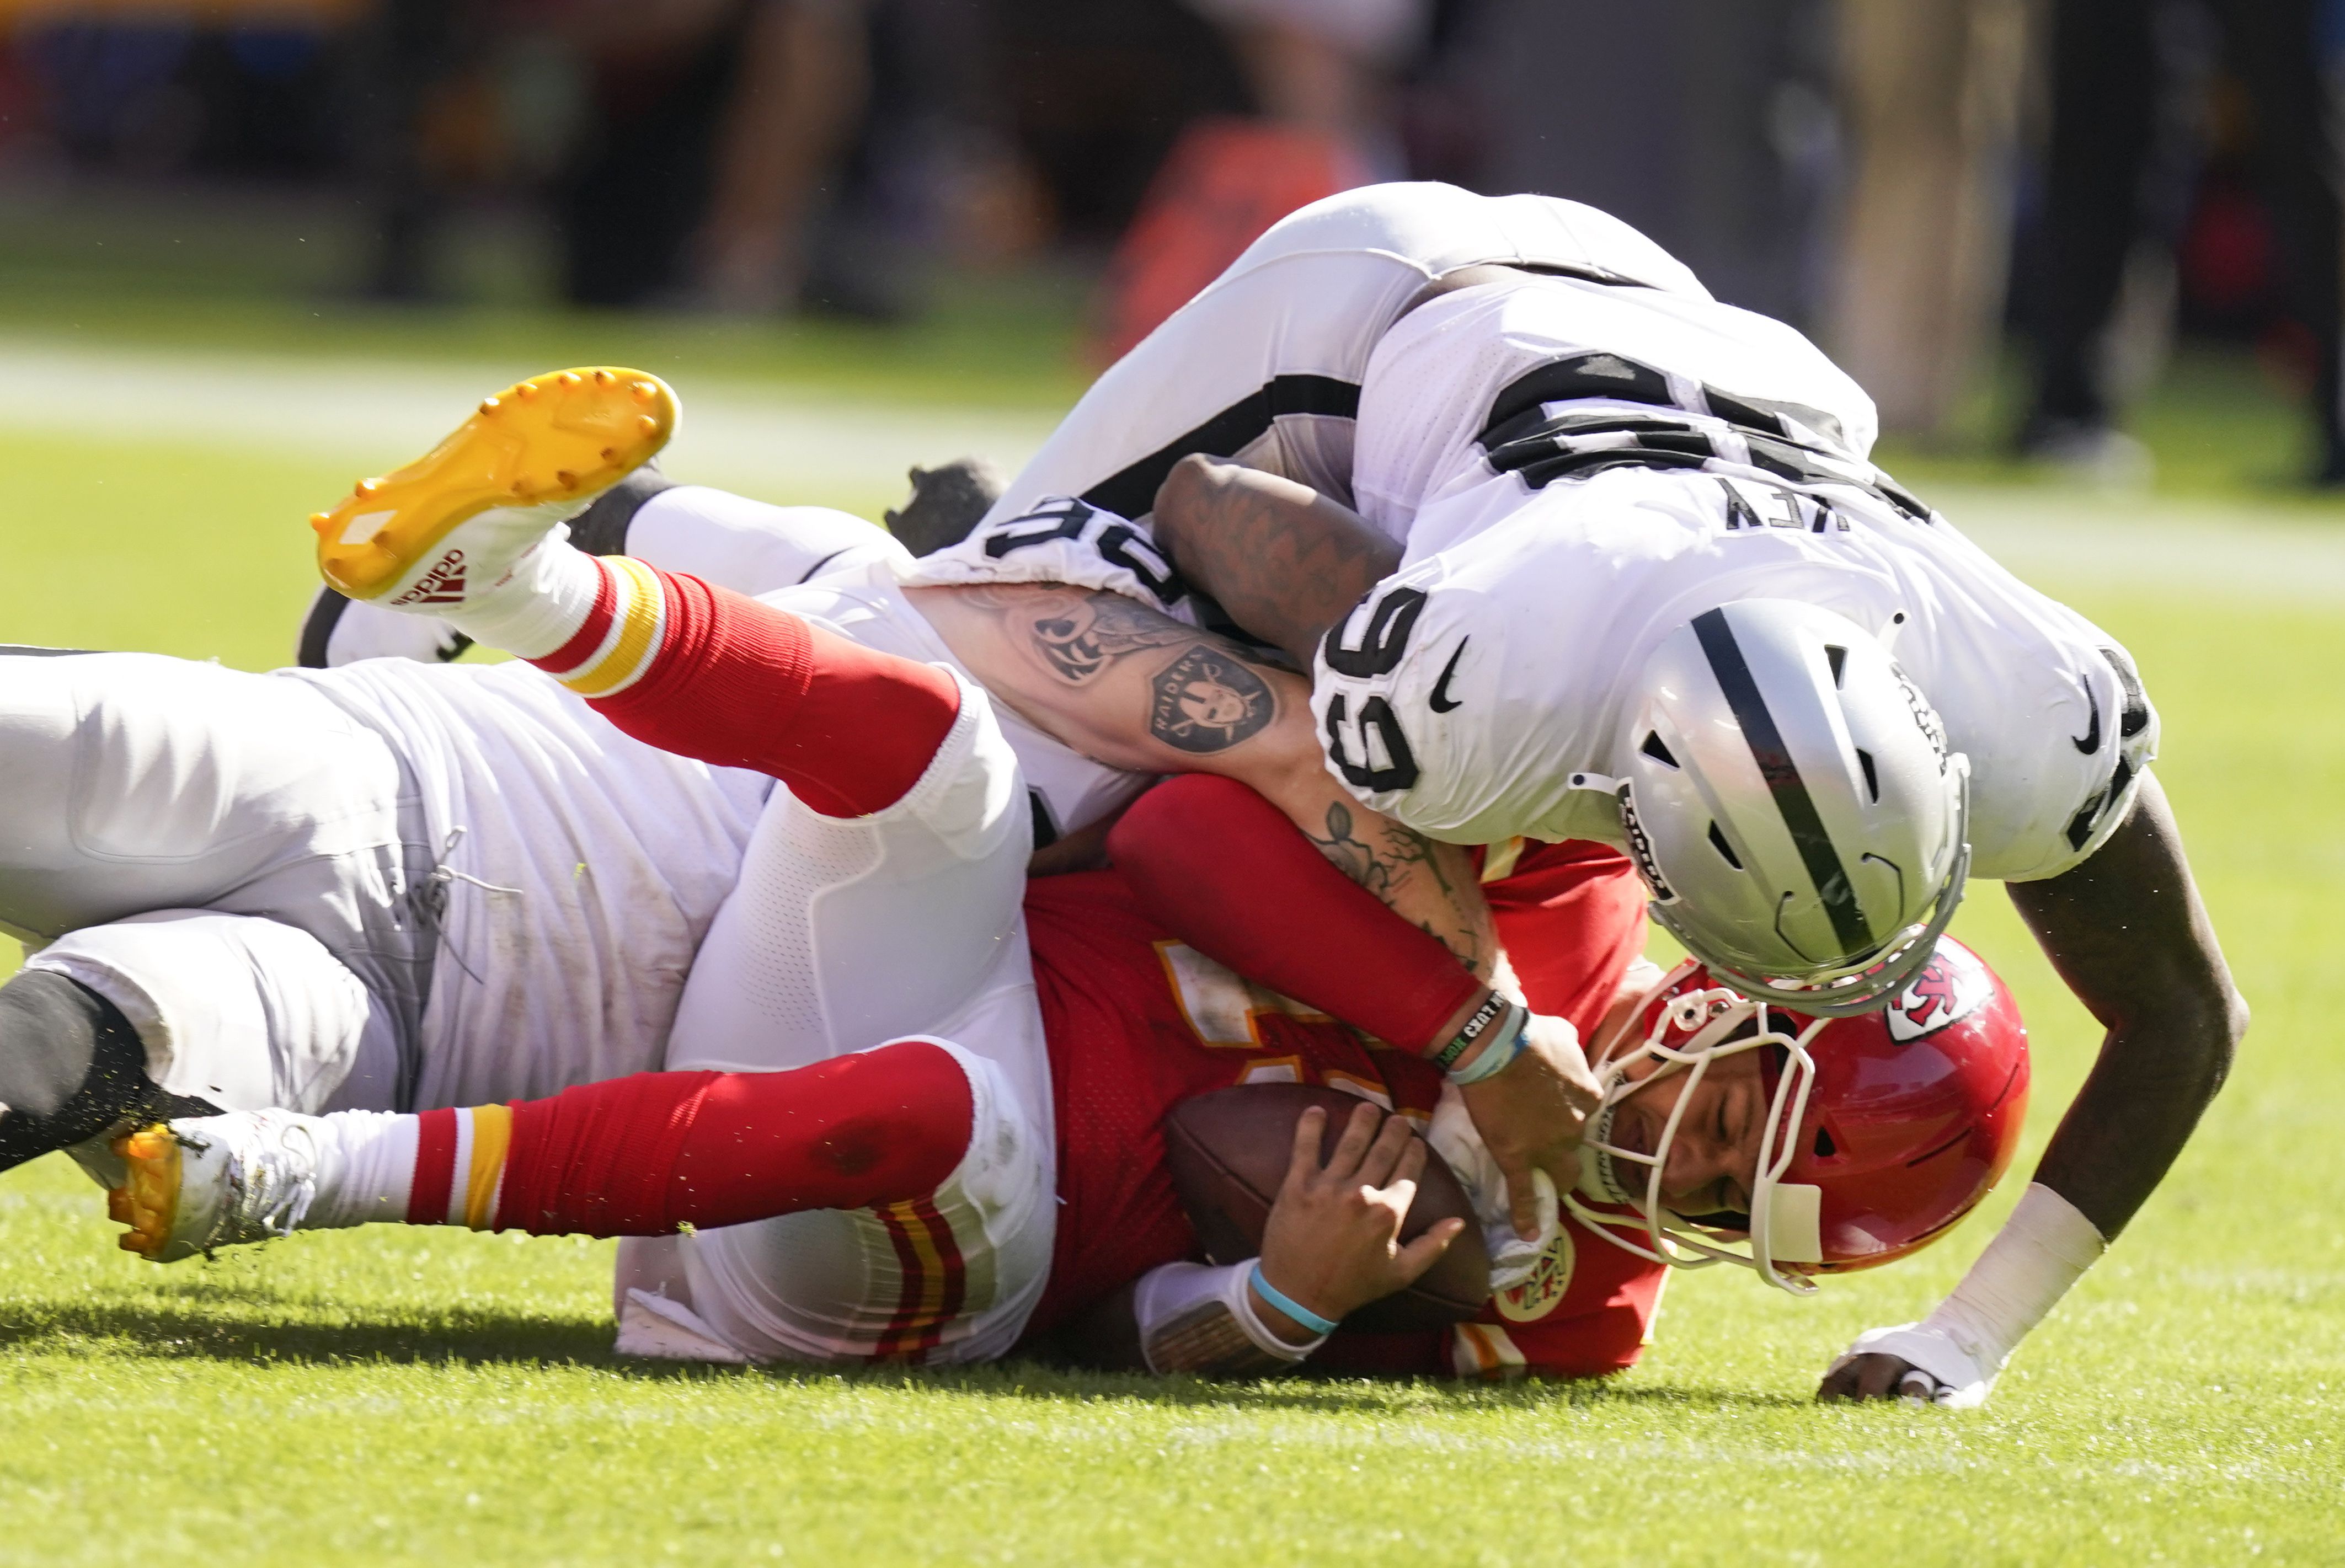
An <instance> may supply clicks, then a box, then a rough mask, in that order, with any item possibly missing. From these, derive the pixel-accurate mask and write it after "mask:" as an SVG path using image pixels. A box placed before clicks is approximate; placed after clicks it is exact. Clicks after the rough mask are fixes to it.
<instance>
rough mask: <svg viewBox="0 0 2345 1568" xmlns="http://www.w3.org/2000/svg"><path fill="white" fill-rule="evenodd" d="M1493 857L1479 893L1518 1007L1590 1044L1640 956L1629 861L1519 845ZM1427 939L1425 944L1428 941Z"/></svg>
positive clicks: (1579, 847)
mask: <svg viewBox="0 0 2345 1568" xmlns="http://www.w3.org/2000/svg"><path fill="white" fill-rule="evenodd" d="M1518 844H1519V845H1520V849H1519V852H1518V851H1517V849H1516V846H1515V845H1501V846H1497V848H1495V849H1493V851H1492V852H1491V856H1490V858H1488V859H1487V860H1486V861H1485V862H1484V864H1485V865H1486V866H1491V867H1493V868H1496V867H1497V866H1498V865H1503V864H1504V863H1503V862H1500V861H1499V860H1498V859H1497V856H1499V855H1511V856H1513V860H1512V864H1511V865H1506V867H1505V875H1500V876H1496V877H1493V876H1491V875H1489V873H1488V872H1487V871H1485V873H1484V874H1483V883H1482V893H1483V895H1484V896H1485V897H1487V898H1488V899H1489V901H1490V914H1491V916H1492V917H1493V918H1494V919H1495V920H1496V922H1497V927H1498V942H1499V945H1500V946H1503V947H1505V948H1506V950H1507V958H1508V962H1510V963H1512V964H1513V965H1514V966H1515V977H1516V978H1517V979H1518V981H1520V982H1521V984H1522V987H1523V1000H1525V1001H1526V1002H1528V1003H1529V1004H1530V1006H1531V1010H1532V1011H1534V1012H1538V1013H1544V1014H1546V1015H1548V1017H1557V1018H1568V1019H1570V1020H1571V1022H1572V1024H1573V1025H1574V1026H1575V1027H1578V1029H1579V1036H1580V1038H1582V1039H1583V1040H1587V1039H1593V1038H1594V1037H1595V1035H1596V1029H1597V1027H1598V1026H1599V1024H1601V1023H1602V1022H1603V1021H1604V1013H1605V1009H1606V1008H1608V1007H1610V1006H1611V1005H1612V995H1613V993H1614V992H1615V991H1617V990H1619V986H1620V977H1621V976H1623V975H1624V974H1626V973H1627V972H1628V968H1629V965H1631V964H1633V963H1635V962H1636V961H1637V959H1638V958H1639V956H1641V955H1642V954H1643V953H1644V951H1645V885H1644V883H1643V882H1641V881H1639V879H1638V876H1637V868H1636V867H1635V865H1632V864H1630V862H1629V857H1628V856H1627V855H1623V854H1621V853H1620V852H1619V850H1617V849H1614V848H1613V847H1612V846H1611V845H1604V844H1592V843H1589V842H1587V841H1585V840H1573V841H1571V842H1569V843H1566V844H1541V843H1539V842H1538V841H1537V840H1535V839H1526V840H1519V841H1518ZM1428 940H1430V938H1428Z"/></svg>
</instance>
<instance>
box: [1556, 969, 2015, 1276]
mask: <svg viewBox="0 0 2345 1568" xmlns="http://www.w3.org/2000/svg"><path fill="white" fill-rule="evenodd" d="M1754 1049H1759V1050H1764V1051H1765V1053H1766V1055H1765V1057H1763V1058H1762V1062H1761V1067H1762V1074H1763V1077H1764V1080H1765V1083H1766V1087H1767V1092H1768V1097H1769V1102H1768V1114H1767V1121H1766V1125H1765V1128H1764V1129H1763V1131H1762V1132H1761V1139H1760V1145H1759V1164H1758V1179H1757V1180H1756V1182H1755V1183H1754V1184H1753V1189H1752V1192H1751V1214H1750V1216H1749V1217H1748V1219H1747V1221H1746V1222H1745V1224H1744V1226H1743V1227H1742V1228H1741V1229H1732V1228H1728V1227H1726V1226H1722V1225H1721V1223H1720V1218H1721V1217H1718V1216H1709V1215H1705V1216H1698V1217H1689V1216H1685V1215H1680V1214H1675V1213H1672V1212H1670V1209H1667V1208H1666V1207H1665V1206H1664V1204H1663V1202H1662V1198H1661V1172H1662V1168H1663V1167H1664V1165H1665V1163H1666V1162H1667V1160H1668V1158H1669V1151H1670V1142H1671V1141H1672V1139H1674V1138H1675V1137H1676V1135H1677V1128H1678V1120H1679V1118H1680V1117H1681V1116H1682V1115H1683V1114H1684V1112H1685V1108H1686V1107H1687V1105H1688V1103H1689V1102H1690V1100H1691V1099H1692V1098H1693V1089H1694V1087H1695V1085H1697V1084H1698V1083H1700V1080H1701V1077H1702V1075H1703V1074H1704V1073H1705V1072H1706V1071H1708V1069H1709V1067H1710V1064H1711V1063H1712V1062H1714V1061H1718V1060H1721V1059H1722V1058H1724V1057H1730V1056H1733V1055H1736V1054H1738V1053H1740V1052H1742V1051H1748V1050H1754ZM1641 1061H1651V1062H1653V1063H1655V1064H1656V1065H1655V1067H1653V1069H1652V1071H1650V1073H1648V1074H1647V1075H1646V1076H1644V1077H1636V1078H1631V1077H1629V1076H1628V1071H1629V1067H1631V1066H1632V1065H1634V1064H1637V1063H1639V1062H1641ZM1596 1068H1597V1072H1598V1075H1599V1077H1600V1078H1601V1079H1602V1081H1603V1084H1604V1089H1605V1093H1604V1103H1603V1105H1602V1106H1601V1108H1599V1110H1598V1111H1597V1113H1596V1115H1595V1117H1594V1118H1591V1119H1590V1122H1589V1137H1588V1138H1587V1140H1586V1141H1585V1142H1584V1143H1583V1144H1582V1145H1581V1148H1580V1165H1581V1175H1580V1180H1579V1187H1578V1189H1577V1190H1576V1191H1574V1192H1571V1193H1568V1194H1566V1195H1565V1198H1564V1202H1565V1205H1566V1206H1567V1207H1568V1209H1570V1210H1571V1212H1572V1214H1573V1215H1574V1216H1576V1217H1577V1218H1578V1219H1579V1220H1580V1222H1581V1223H1582V1224H1584V1225H1587V1226H1588V1227H1589V1229H1592V1230H1594V1231H1595V1232H1596V1233H1597V1234H1598V1235H1599V1236H1602V1237H1604V1238H1605V1239H1607V1240H1609V1241H1612V1242H1614V1243H1616V1244H1617V1245H1619V1246H1621V1247H1625V1248H1627V1249H1629V1251H1631V1252H1634V1253H1636V1254H1638V1255H1639V1257H1644V1258H1650V1259H1653V1260H1654V1261H1656V1262H1660V1263H1669V1264H1672V1265H1675V1266H1678V1267H1680V1268H1703V1267H1707V1266H1708V1265H1710V1264H1712V1263H1741V1264H1742V1265H1744V1266H1746V1267H1748V1268H1751V1269H1755V1270H1758V1271H1759V1274H1760V1276H1761V1278H1762V1279H1764V1280H1767V1281H1768V1282H1769V1283H1770V1284H1772V1285H1776V1286H1779V1287H1781V1288H1782V1289H1783V1290H1792V1291H1795V1292H1800V1293H1805V1292H1807V1291H1811V1290H1814V1289H1815V1286H1814V1284H1813V1283H1812V1281H1811V1280H1809V1278H1808V1276H1810V1275H1812V1274H1836V1273H1844V1272H1847V1271H1849V1270H1855V1269H1871V1268H1873V1267H1875V1266H1877V1265H1879V1264H1883V1263H1887V1262H1890V1261H1891V1260H1893V1259H1898V1258H1902V1257H1903V1256H1905V1254H1907V1253H1908V1252H1912V1251H1914V1250H1915V1249H1919V1248H1922V1247H1924V1246H1927V1245H1928V1244H1929V1243H1930V1242H1932V1241H1934V1240H1935V1239H1937V1238H1938V1237H1940V1236H1942V1235H1944V1233H1945V1232H1946V1231H1947V1230H1948V1229H1951V1228H1952V1227H1953V1226H1954V1222H1955V1221H1957V1220H1959V1219H1962V1217H1963V1216H1964V1215H1965V1214H1968V1213H1969V1212H1970V1211H1971V1210H1972V1209H1974V1208H1975V1207H1976V1206H1977V1204H1978V1201H1979V1199H1982V1198H1985V1196H1986V1194H1987V1192H1988V1190H1989V1189H1992V1188H1993V1187H1994V1186H1995V1182H1996V1181H1997V1180H1998V1179H2001V1177H2002V1175H2003V1173H2004V1169H2005V1167H2007V1166H2008V1165H2010V1163H2011V1157H2012V1153H2013V1151H2014V1149H2015V1148H2016V1147H2017V1145H2018V1142H2019V1129H2020V1123H2021V1122H2022V1121H2023V1120H2024V1119H2025V1115H2026V1110H2027V1030H2026V1027H2025V1025H2023V1024H2022V1023H2021V1022H2020V1019H2019V1007H2018V1004H2017V1003H2015V1002H2014V1001H2013V1000H2012V997H2011V993H2010V992H2009V991H2008V990H2006V989H2005V987H2004V984H2003V982H2002V980H2001V979H1999V978H1997V977H1996V976H1995V971H1994V970H1992V969H1990V968H1988V967H1987V966H1986V965H1985V962H1983V961H1982V960H1981V959H1980V958H1979V956H1978V955H1976V954H1975V953H1973V952H1972V951H1971V950H1970V949H1969V948H1967V947H1965V946H1963V945H1962V944H1961V943H1959V942H1957V941H1955V940H1954V938H1953V937H1951V936H1942V937H1940V938H1939V939H1938V945H1937V951H1936V953H1935V954H1934V956H1932V958H1931V960H1930V962H1929V963H1928V964H1927V965H1925V966H1924V967H1923V969H1922V971H1921V972H1920V973H1919V974H1918V975H1916V976H1914V978H1913V980H1912V981H1910V982H1909V983H1908V984H1907V985H1906V986H1905V987H1904V989H1903V990H1902V991H1900V992H1898V993H1897V994H1896V996H1894V997H1893V998H1892V999H1891V1001H1890V1002H1889V1004H1888V1005H1887V1006H1886V1007H1883V1008H1882V1009H1881V1010H1879V1011H1877V1012H1872V1013H1863V1014H1859V1015H1857V1016H1856V1017H1840V1018H1807V1017H1802V1016H1801V1015H1799V1014H1796V1013H1790V1012H1786V1011H1784V1010H1783V1009H1782V1008H1781V1007H1769V1006H1767V1005H1766V1004H1764V1003H1760V1002H1753V1001H1751V1000H1750V999H1748V998H1747V997H1744V996H1741V995H1739V994H1738V993H1736V992H1733V991H1731V990H1728V989H1727V988H1726V987H1724V986H1719V985H1717V984H1715V983H1714V982H1712V980H1711V977H1710V975H1709V973H1708V972H1707V971H1706V970H1704V969H1703V968H1701V966H1699V965H1697V964H1694V963H1692V962H1690V961H1689V962H1687V963H1684V964H1681V965H1680V966H1678V967H1677V968H1676V969H1674V970H1672V971H1670V974H1669V975H1668V976H1664V977H1663V979H1662V980H1661V982H1660V985H1658V986H1655V987H1654V988H1653V989H1652V990H1651V991H1650V992H1649V993H1647V994H1646V996H1644V998H1643V999H1642V1000H1641V1001H1639V1003H1638V1004H1637V1007H1636V1008H1635V1009H1634V1010H1633V1011H1632V1012H1631V1014H1630V1015H1629V1018H1628V1021H1627V1022H1626V1023H1624V1024H1623V1025H1622V1026H1621V1027H1619V1028H1618V1029H1616V1030H1615V1031H1613V1033H1612V1034H1611V1036H1610V1037H1609V1038H1608V1039H1606V1040H1604V1041H1602V1042H1601V1043H1600V1044H1599V1048H1598V1054H1597V1061H1596ZM1679 1072H1683V1073H1685V1074H1686V1075H1687V1078H1686V1086H1685V1088H1684V1089H1683V1090H1682V1091H1681V1092H1680V1094H1679V1096H1678V1100H1677V1105H1676V1107H1675V1108H1674V1109H1673V1110H1672V1111H1671V1113H1670V1118H1669V1120H1668V1122H1667V1124H1666V1125H1665V1127H1664V1128H1663V1130H1662V1133H1661V1136H1660V1140H1659V1146H1658V1147H1657V1148H1655V1149H1654V1151H1653V1152H1652V1153H1650V1154H1641V1153H1639V1152H1637V1151H1635V1150H1632V1149H1627V1148H1620V1147H1619V1146H1617V1145H1615V1144H1614V1143H1612V1142H1611V1141H1610V1133H1611V1127H1612V1117H1613V1112H1614V1111H1615V1110H1616V1109H1617V1108H1619V1105H1620V1103H1621V1102H1622V1101H1623V1100H1626V1099H1627V1098H1629V1096H1630V1095H1632V1094H1634V1093H1636V1092H1637V1091H1638V1090H1639V1089H1640V1088H1642V1087H1645V1086H1646V1085H1647V1084H1650V1083H1654V1082H1657V1081H1659V1080H1660V1079H1661V1078H1663V1077H1669V1076H1670V1075H1671V1074H1674V1073H1679ZM1628 1165H1635V1166H1641V1167H1644V1168H1645V1171H1646V1174H1644V1175H1643V1176H1642V1177H1641V1178H1635V1179H1626V1180H1624V1179H1623V1177H1622V1168H1623V1167H1624V1166H1628ZM1591 1202H1592V1203H1598V1204H1604V1205H1608V1206H1611V1205H1619V1206H1625V1207H1626V1208H1627V1209H1629V1210H1630V1211H1631V1212H1629V1213H1622V1212H1620V1211H1619V1208H1612V1207H1608V1208H1603V1209H1599V1208H1594V1207H1591V1206H1590V1205H1591Z"/></svg>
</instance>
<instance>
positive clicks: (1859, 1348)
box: [1824, 1323, 2003, 1411]
mask: <svg viewBox="0 0 2345 1568" xmlns="http://www.w3.org/2000/svg"><path fill="white" fill-rule="evenodd" d="M1859 1356H1895V1357H1896V1358H1897V1359H1898V1360H1899V1361H1910V1362H1912V1363H1913V1365H1914V1368H1915V1370H1914V1371H1910V1372H1908V1373H1906V1374H1905V1377H1904V1380H1903V1381H1902V1382H1900V1383H1899V1384H1898V1385H1897V1392H1898V1394H1899V1395H1900V1396H1901V1397H1902V1398H1903V1399H1905V1400H1907V1401H1911V1402H1912V1403H1914V1404H1934V1405H1943V1406H1944V1407H1945V1408H1946V1409H1947V1410H1957V1411H1966V1410H1975V1409H1977V1408H1978V1407H1979V1406H1980V1405H1983V1404H1985V1402H1986V1396H1987V1395H1988V1394H1989V1393H1990V1392H1992V1391H1994V1388H1995V1379H1996V1378H1997V1377H1998V1376H2000V1375H2001V1374H2002V1372H2003V1368H2002V1366H2001V1365H1999V1364H1998V1365H1996V1366H1993V1367H1983V1366H1981V1365H1980V1364H1979V1362H1978V1361H1977V1360H1976V1359H1975V1358H1974V1356H1973V1355H1972V1354H1971V1352H1970V1351H1966V1350H1964V1348H1963V1347H1962V1346H1960V1345H1958V1344H1956V1343H1955V1342H1954V1336H1953V1335H1952V1334H1949V1333H1947V1332H1946V1330H1944V1329H1933V1328H1930V1327H1929V1326H1927V1325H1926V1324H1923V1323H1900V1324H1898V1325H1897V1326H1896V1327H1894V1328H1891V1329H1867V1330H1865V1331H1864V1332H1863V1333H1862V1334H1859V1335H1858V1336H1857V1337H1856V1343H1854V1344H1853V1345H1851V1346H1850V1347H1849V1348H1848V1349H1847V1351H1844V1352H1843V1354H1842V1356H1841V1358H1840V1360H1838V1361H1834V1362H1833V1363H1832V1365H1831V1366H1829V1367H1827V1368H1825V1369H1824V1376H1826V1377H1830V1376H1832V1373H1834V1372H1836V1371H1840V1370H1841V1368H1843V1367H1844V1366H1846V1365H1848V1363H1849V1362H1851V1361H1854V1360H1856V1358H1857V1357H1859Z"/></svg>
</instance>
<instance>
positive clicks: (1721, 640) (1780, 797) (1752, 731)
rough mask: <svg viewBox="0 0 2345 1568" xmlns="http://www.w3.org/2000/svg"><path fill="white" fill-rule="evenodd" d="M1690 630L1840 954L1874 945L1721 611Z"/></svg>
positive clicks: (1706, 614)
mask: <svg viewBox="0 0 2345 1568" xmlns="http://www.w3.org/2000/svg"><path fill="white" fill-rule="evenodd" d="M1693 631H1694V635H1695V637H1697V638H1699V639H1700V642H1701V651H1702V653H1703V654H1704V655H1705V656H1706V657H1707V658H1708V659H1709V660H1710V669H1711V674H1713V675H1715V676H1717V677H1718V685H1719V689H1720V690H1721V692H1723V693H1725V694H1726V705H1727V706H1728V707H1729V708H1731V709H1732V710H1733V712H1734V722H1735V723H1736V724H1738V725H1739V726H1741V730H1742V738H1743V740H1744V741H1745V742H1746V743H1748V744H1749V745H1750V747H1751V760H1752V761H1754V762H1756V763H1757V764H1759V772H1760V774H1761V776H1762V777H1764V778H1765V779H1766V781H1767V789H1768V792H1769V793H1770V794H1772V795H1773V796H1774V797H1775V809H1776V810H1778V811H1780V812H1782V814H1783V825H1784V827H1785V828H1787V829H1788V830H1790V833H1791V835H1792V845H1793V846H1794V847H1795V848H1797V849H1798V850H1799V852H1800V864H1801V865H1804V866H1805V867H1807V872H1808V880H1809V881H1811V882H1812V883H1814V884H1815V886H1816V894H1817V896H1819V897H1820V898H1822V900H1823V905H1824V913H1825V914H1826V915H1827V916H1830V917H1831V919H1832V935H1833V936H1836V937H1838V938H1839V939H1840V945H1841V952H1842V953H1843V955H1853V954H1857V953H1862V952H1863V951H1865V950H1866V949H1868V948H1870V947H1871V946H1873V928H1872V926H1870V925H1869V924H1868V923H1867V922H1866V920H1865V918H1864V911H1863V908H1861V907H1860V906H1859V905H1858V904H1857V901H1856V887H1855V885H1854V884H1853V883H1851V882H1850V881H1849V878H1848V872H1847V870H1846V868H1845V867H1843V865H1841V860H1840V851H1839V849H1838V848H1837V847H1835V846H1834V845H1833V844H1832V835H1831V834H1830V833H1828V832H1826V831H1825V829H1824V824H1823V818H1822V816H1820V815H1818V814H1817V812H1816V803H1815V800H1814V798H1813V797H1812V796H1811V795H1810V794H1808V786H1807V783H1806V781H1805V780H1803V779H1802V778H1801V777H1800V769H1799V765H1798V764H1796V763H1794V762H1793V761H1792V751H1791V748H1790V747H1789V746H1787V745H1785V744H1783V734H1782V731H1781V730H1779V729H1777V728H1776V727H1775V715H1774V714H1773V713H1771V712H1769V711H1768V707H1767V699H1766V698H1765V697H1764V696H1763V695H1762V694H1761V693H1760V690H1759V683H1758V681H1757V680H1756V679H1754V678H1753V677H1752V675H1751V665H1750V663H1749V662H1748V661H1746V660H1745V659H1744V658H1743V657H1742V647H1741V644H1740V643H1739V642H1736V641H1735V640H1734V628H1733V627H1732V626H1731V625H1729V624H1728V623H1727V620H1726V612H1725V611H1723V610H1705V611H1703V612H1701V613H1700V614H1699V615H1697V616H1695V617H1694V618H1693Z"/></svg>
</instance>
